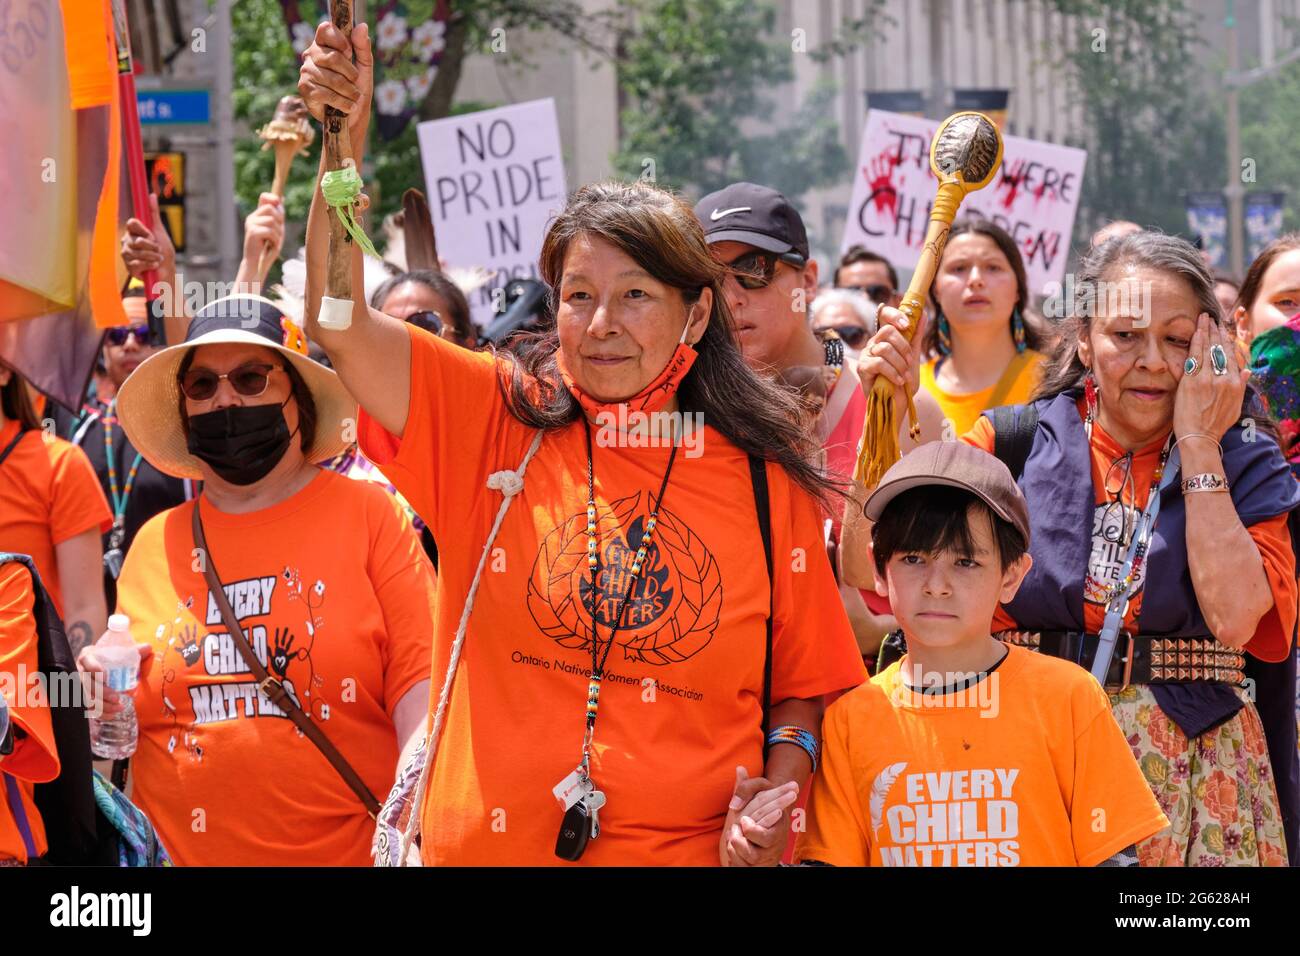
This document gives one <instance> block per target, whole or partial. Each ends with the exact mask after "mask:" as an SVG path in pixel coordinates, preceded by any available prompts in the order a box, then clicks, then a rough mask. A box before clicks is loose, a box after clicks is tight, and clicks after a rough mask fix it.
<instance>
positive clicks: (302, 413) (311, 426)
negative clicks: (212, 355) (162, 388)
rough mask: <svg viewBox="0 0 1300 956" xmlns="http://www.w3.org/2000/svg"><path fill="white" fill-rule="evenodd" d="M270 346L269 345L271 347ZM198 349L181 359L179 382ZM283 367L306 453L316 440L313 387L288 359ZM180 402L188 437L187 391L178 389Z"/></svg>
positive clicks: (301, 444) (183, 430) (182, 426)
mask: <svg viewBox="0 0 1300 956" xmlns="http://www.w3.org/2000/svg"><path fill="white" fill-rule="evenodd" d="M269 347H270V346H268V348H269ZM196 351H198V346H195V347H194V348H192V349H189V350H187V351H186V353H185V355H184V357H183V358H182V359H181V364H180V367H179V368H177V370H176V381H177V382H178V383H179V382H180V380H181V379H183V378H184V377H185V373H186V372H188V371H189V370H190V366H191V365H193V364H194V353H195V352H196ZM281 368H283V369H284V370H285V372H286V373H287V374H288V376H289V391H290V393H291V394H292V395H293V398H294V401H295V402H297V404H298V437H299V439H300V445H299V447H300V448H301V449H302V453H303V454H304V455H306V454H308V453H309V452H310V451H311V446H312V445H313V444H315V442H316V401H315V399H313V398H312V397H311V389H310V388H308V387H307V383H306V382H305V381H303V377H302V376H301V375H300V374H298V370H297V369H296V368H294V367H293V363H292V362H290V361H288V360H287V359H286V360H285V361H284V362H283V364H282V365H281ZM177 392H178V395H179V398H178V399H177V401H178V402H179V404H180V416H181V431H182V432H183V433H184V435H185V437H186V438H189V436H190V416H189V413H188V412H187V411H186V408H185V393H184V392H183V391H180V389H177Z"/></svg>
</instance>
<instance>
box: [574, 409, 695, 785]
mask: <svg viewBox="0 0 1300 956" xmlns="http://www.w3.org/2000/svg"><path fill="white" fill-rule="evenodd" d="M586 427H587V569H588V571H590V572H591V675H590V677H589V679H588V681H587V728H586V731H585V732H584V734H583V739H582V765H581V768H580V769H581V771H582V774H583V776H584V777H590V769H591V740H592V737H593V735H594V734H595V731H596V715H597V712H598V711H599V709H600V686H601V681H603V680H604V677H605V663H606V662H607V661H608V660H609V652H610V651H611V650H613V648H614V636H615V635H616V634H617V633H618V631H619V629H620V628H621V627H622V626H623V614H624V612H625V611H626V610H627V602H628V599H629V598H631V596H632V588H633V587H634V586H635V584H636V579H637V577H638V576H639V575H640V574H641V566H642V565H643V564H644V563H645V558H646V552H647V550H648V549H649V547H650V545H651V544H653V543H654V532H655V525H656V524H657V523H658V521H659V506H660V505H661V504H662V503H663V500H664V492H665V491H666V490H667V489H668V476H669V475H671V474H672V472H673V462H674V461H676V460H677V447H678V445H677V442H673V450H672V451H671V452H670V453H669V455H668V467H667V468H665V469H664V478H663V481H662V482H660V484H659V494H658V495H656V496H655V499H654V502H653V507H652V508H651V510H650V515H649V517H648V518H646V523H645V530H644V531H643V532H642V533H641V542H640V545H639V546H638V547H637V549H636V557H635V558H633V559H632V567H631V570H630V573H629V574H628V580H627V589H626V590H625V591H624V592H623V598H622V600H621V601H619V604H618V609H617V611H616V612H615V614H614V622H613V624H612V625H611V626H610V630H609V642H608V643H607V644H606V645H605V651H604V653H603V654H601V653H599V650H598V649H599V645H600V636H599V633H598V632H597V628H596V594H597V591H596V571H597V569H598V568H599V566H600V558H599V551H600V537H599V534H598V533H597V530H596V471H595V466H594V464H593V462H592V453H591V425H590V424H588V425H587V426H586Z"/></svg>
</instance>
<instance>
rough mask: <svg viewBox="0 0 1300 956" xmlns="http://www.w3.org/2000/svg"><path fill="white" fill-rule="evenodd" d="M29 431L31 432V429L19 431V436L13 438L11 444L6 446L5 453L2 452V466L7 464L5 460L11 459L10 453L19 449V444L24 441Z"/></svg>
mask: <svg viewBox="0 0 1300 956" xmlns="http://www.w3.org/2000/svg"><path fill="white" fill-rule="evenodd" d="M28 431H30V429H27V428H19V429H18V434H17V435H15V436H14V437H13V439H12V440H11V441H10V442H9V444H7V445H5V449H4V451H0V465H3V464H4V463H5V459H6V458H8V457H9V453H10V452H11V451H13V450H14V449H15V448H17V447H18V443H19V442H20V441H22V440H23V436H24V435H26V434H27V432H28Z"/></svg>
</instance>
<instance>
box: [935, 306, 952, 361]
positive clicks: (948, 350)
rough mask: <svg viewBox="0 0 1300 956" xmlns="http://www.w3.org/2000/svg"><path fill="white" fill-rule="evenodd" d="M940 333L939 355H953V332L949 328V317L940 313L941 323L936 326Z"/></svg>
mask: <svg viewBox="0 0 1300 956" xmlns="http://www.w3.org/2000/svg"><path fill="white" fill-rule="evenodd" d="M936 328H937V331H938V333H939V354H940V355H951V354H952V331H951V330H950V329H949V328H948V316H946V315H944V314H943V313H942V312H940V313H939V323H938V325H937V326H936Z"/></svg>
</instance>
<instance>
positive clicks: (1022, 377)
mask: <svg viewBox="0 0 1300 956" xmlns="http://www.w3.org/2000/svg"><path fill="white" fill-rule="evenodd" d="M930 301H931V303H932V306H933V308H934V311H935V317H934V321H933V322H930V323H929V324H928V326H927V328H926V332H925V337H924V339H923V340H922V348H923V350H924V354H925V356H926V358H927V359H928V361H926V362H925V364H923V365H922V366H921V387H922V388H923V389H925V391H927V392H929V393H930V394H931V395H932V396H934V399H935V401H937V402H938V403H939V408H940V409H941V410H942V412H943V415H944V417H945V418H946V419H948V420H949V421H950V422H951V423H952V424H951V428H950V430H949V431H948V434H949V435H950V436H956V435H962V434H964V433H965V432H966V431H967V430H969V429H970V427H971V426H972V425H974V424H975V420H976V419H977V418H979V416H980V413H981V412H983V411H984V410H985V409H986V408H995V407H997V406H998V405H1015V404H1018V403H1020V402H1024V401H1026V400H1028V398H1029V395H1030V393H1031V392H1032V391H1033V389H1034V386H1035V385H1037V384H1038V379H1039V376H1040V373H1041V371H1042V364H1043V355H1042V353H1041V352H1039V351H1038V349H1039V347H1040V345H1041V342H1040V338H1041V336H1040V334H1039V332H1038V329H1037V327H1036V326H1035V325H1033V324H1032V323H1030V322H1028V321H1026V319H1025V310H1026V309H1027V308H1028V307H1029V283H1028V281H1027V280H1026V278H1025V263H1024V260H1023V259H1022V258H1021V257H1020V250H1019V249H1017V248H1016V242H1015V240H1014V239H1012V238H1011V236H1009V235H1008V234H1007V233H1006V231H1005V230H1003V229H1001V228H999V227H998V226H996V225H994V224H993V223H992V222H990V221H989V220H987V219H978V218H972V219H963V220H959V221H958V222H956V223H954V224H953V227H952V231H951V232H950V233H949V235H948V243H947V245H945V246H944V249H943V258H942V259H941V260H940V261H939V268H938V270H937V271H936V272H935V276H934V282H932V283H931V285H930Z"/></svg>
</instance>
